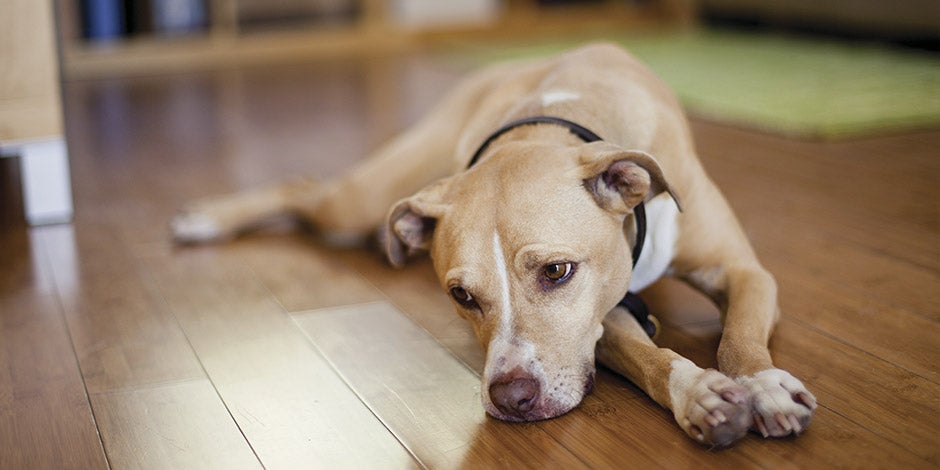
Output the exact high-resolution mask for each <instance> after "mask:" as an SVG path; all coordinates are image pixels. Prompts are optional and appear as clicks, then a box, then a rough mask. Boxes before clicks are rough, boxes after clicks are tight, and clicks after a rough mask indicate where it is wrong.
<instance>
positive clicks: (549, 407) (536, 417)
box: [483, 400, 581, 423]
mask: <svg viewBox="0 0 940 470" xmlns="http://www.w3.org/2000/svg"><path fill="white" fill-rule="evenodd" d="M580 403H581V401H580V400H578V402H577V403H575V404H573V405H559V404H555V403H546V404H541V405H539V406H538V407H537V408H533V409H532V410H531V411H529V412H527V413H525V414H524V415H522V416H516V415H511V414H506V413H503V412H502V411H500V410H499V408H497V407H496V406H494V405H493V404H492V403H484V404H483V407H484V408H485V409H486V413H487V414H488V415H490V416H492V417H494V418H496V419H498V420H500V421H510V422H514V423H521V422H528V421H542V420H545V419H551V418H557V417H559V416H561V415H563V414H565V413H567V412H569V411H571V410H572V409H574V408H575V407H576V406H578V404H580Z"/></svg>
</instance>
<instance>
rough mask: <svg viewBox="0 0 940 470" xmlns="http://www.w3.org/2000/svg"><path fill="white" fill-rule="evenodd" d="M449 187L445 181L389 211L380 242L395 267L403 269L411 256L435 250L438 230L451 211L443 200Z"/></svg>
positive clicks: (402, 201)
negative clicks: (437, 227) (432, 245)
mask: <svg viewBox="0 0 940 470" xmlns="http://www.w3.org/2000/svg"><path fill="white" fill-rule="evenodd" d="M446 184H447V180H441V181H439V182H437V183H435V184H433V185H431V186H428V187H427V188H424V189H422V190H421V191H419V192H417V193H416V194H415V195H413V196H411V197H407V198H405V199H402V200H400V201H398V202H397V203H395V204H394V205H393V206H392V208H391V209H390V210H389V212H388V217H387V218H386V222H385V225H384V226H383V227H382V229H381V231H380V235H379V239H380V243H381V245H382V247H383V248H384V250H385V254H386V256H388V261H389V262H390V263H391V264H392V266H394V267H396V268H400V267H402V266H404V265H405V261H406V260H407V259H408V257H409V256H411V255H414V254H415V253H418V252H421V251H428V250H429V249H430V248H431V238H432V237H433V235H434V228H435V227H436V226H437V221H438V219H439V218H440V217H442V216H443V215H444V213H445V212H446V210H447V206H446V204H444V203H443V200H442V198H443V194H444V189H445V187H446Z"/></svg>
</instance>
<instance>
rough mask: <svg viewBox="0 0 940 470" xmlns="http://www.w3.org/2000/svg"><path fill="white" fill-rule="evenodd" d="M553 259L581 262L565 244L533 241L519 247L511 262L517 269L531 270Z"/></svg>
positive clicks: (553, 260)
mask: <svg viewBox="0 0 940 470" xmlns="http://www.w3.org/2000/svg"><path fill="white" fill-rule="evenodd" d="M555 261H572V262H581V261H582V260H581V259H580V257H579V256H578V255H577V253H576V252H575V251H574V250H572V249H571V248H569V247H567V246H563V245H549V244H545V243H534V244H531V245H526V246H524V247H522V248H520V249H519V251H518V252H517V253H516V258H515V259H514V260H513V264H514V265H515V267H516V269H519V270H532V269H536V268H541V267H542V265H544V264H545V263H550V262H555Z"/></svg>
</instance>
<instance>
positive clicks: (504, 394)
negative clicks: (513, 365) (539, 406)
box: [490, 374, 540, 418]
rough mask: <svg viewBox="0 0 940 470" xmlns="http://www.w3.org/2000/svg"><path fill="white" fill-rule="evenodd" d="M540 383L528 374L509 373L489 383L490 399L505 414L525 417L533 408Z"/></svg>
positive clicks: (537, 396) (536, 400)
mask: <svg viewBox="0 0 940 470" xmlns="http://www.w3.org/2000/svg"><path fill="white" fill-rule="evenodd" d="M539 389H540V384H539V382H538V380H536V379H535V378H533V377H532V376H530V375H521V374H509V375H506V376H504V377H500V378H499V379H497V380H494V381H493V382H492V383H491V384H490V400H492V402H493V405H495V406H496V407H497V408H499V410H500V411H502V412H503V413H505V414H507V415H512V416H516V417H518V418H525V416H526V414H527V413H528V412H530V411H532V409H533V408H535V406H536V403H537V402H538V398H539Z"/></svg>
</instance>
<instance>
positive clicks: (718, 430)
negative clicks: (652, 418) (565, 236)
mask: <svg viewBox="0 0 940 470" xmlns="http://www.w3.org/2000/svg"><path fill="white" fill-rule="evenodd" d="M597 358H598V360H600V361H601V363H603V364H604V365H606V366H607V367H610V368H611V369H613V370H615V371H616V372H618V373H620V374H622V375H623V376H624V377H626V378H628V379H630V381H632V382H633V383H634V384H636V385H637V386H639V387H640V388H642V389H643V391H645V392H646V393H647V394H648V395H649V396H650V397H651V398H652V399H653V400H655V401H656V402H657V403H659V404H660V405H662V406H664V407H666V408H668V409H670V410H672V412H673V415H674V416H675V418H676V422H677V423H679V426H680V427H681V428H682V429H683V430H684V431H685V432H686V434H688V435H689V436H690V437H692V438H693V439H695V440H696V441H698V442H701V443H702V444H706V445H714V446H727V445H730V444H731V443H732V442H734V441H735V440H737V439H738V438H740V437H742V436H743V435H744V434H746V433H747V430H748V428H750V426H751V414H750V407H749V397H748V392H747V390H746V389H745V388H744V387H742V386H740V385H739V384H737V383H735V381H734V380H732V379H730V378H729V377H727V376H725V375H724V374H722V373H721V372H718V371H716V370H713V369H708V370H705V369H702V368H700V367H698V366H696V365H695V364H694V363H692V361H690V360H688V359H686V358H684V357H682V356H680V355H679V354H678V353H676V352H674V351H672V350H670V349H666V348H659V347H657V346H656V344H654V343H653V342H652V341H651V340H650V339H649V337H648V336H647V335H646V332H645V331H644V330H643V328H642V327H641V326H640V324H639V323H637V321H636V319H634V318H633V316H632V315H630V313H629V312H627V311H626V310H625V309H624V308H623V307H617V308H615V309H614V310H612V311H611V312H610V313H608V314H607V317H606V318H605V319H604V335H603V336H602V337H601V339H600V341H599V342H598V343H597Z"/></svg>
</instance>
